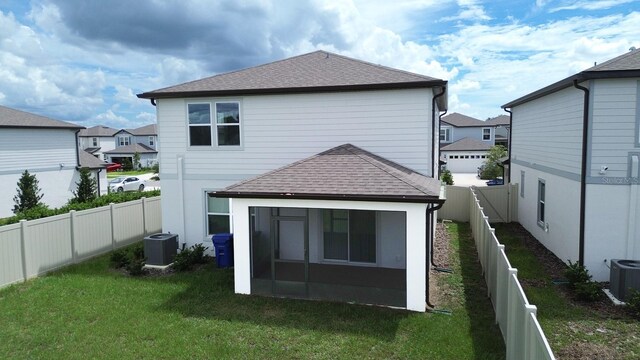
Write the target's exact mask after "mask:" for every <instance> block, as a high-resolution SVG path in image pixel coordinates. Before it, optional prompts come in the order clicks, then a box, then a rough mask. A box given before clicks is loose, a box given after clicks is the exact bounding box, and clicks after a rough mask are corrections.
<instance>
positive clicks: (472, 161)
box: [440, 113, 509, 173]
mask: <svg viewBox="0 0 640 360" xmlns="http://www.w3.org/2000/svg"><path fill="white" fill-rule="evenodd" d="M508 131H509V117H508V116H506V115H500V116H497V117H494V118H490V119H487V120H486V121H483V120H479V119H476V118H473V117H470V116H467V115H463V114H459V113H452V114H449V115H447V116H443V117H442V119H441V120H440V152H441V159H442V160H443V161H444V162H446V168H447V169H448V170H449V171H451V172H453V173H476V172H477V171H478V167H480V166H482V164H483V163H484V162H485V160H486V158H487V154H488V151H489V149H490V148H491V147H492V146H494V145H503V146H504V147H505V148H508Z"/></svg>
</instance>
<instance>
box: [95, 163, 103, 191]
mask: <svg viewBox="0 0 640 360" xmlns="http://www.w3.org/2000/svg"><path fill="white" fill-rule="evenodd" d="M102 170H103V169H102V168H100V169H98V172H97V173H96V184H97V185H98V197H100V173H101V172H102Z"/></svg>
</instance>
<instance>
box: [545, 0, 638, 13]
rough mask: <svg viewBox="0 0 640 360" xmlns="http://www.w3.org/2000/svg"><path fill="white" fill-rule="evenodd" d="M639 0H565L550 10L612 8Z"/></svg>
mask: <svg viewBox="0 0 640 360" xmlns="http://www.w3.org/2000/svg"><path fill="white" fill-rule="evenodd" d="M634 1H637V0H596V1H594V0H589V1H586V0H580V1H570V2H565V3H564V4H563V5H560V6H556V7H554V8H552V9H550V10H549V12H552V13H554V12H558V11H562V10H602V9H610V8H612V7H615V6H618V5H623V4H627V3H631V2H634Z"/></svg>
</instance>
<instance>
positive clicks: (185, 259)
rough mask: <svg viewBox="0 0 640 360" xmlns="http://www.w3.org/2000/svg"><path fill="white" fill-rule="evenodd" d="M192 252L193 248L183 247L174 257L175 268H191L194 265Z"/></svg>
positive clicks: (178, 269)
mask: <svg viewBox="0 0 640 360" xmlns="http://www.w3.org/2000/svg"><path fill="white" fill-rule="evenodd" d="M191 253H193V251H192V250H191V248H187V249H182V250H181V251H180V252H179V253H178V254H177V255H176V257H175V258H174V259H173V268H174V269H175V270H176V271H188V270H191V269H192V268H193V265H194V264H193V262H192V258H193V256H192V255H191Z"/></svg>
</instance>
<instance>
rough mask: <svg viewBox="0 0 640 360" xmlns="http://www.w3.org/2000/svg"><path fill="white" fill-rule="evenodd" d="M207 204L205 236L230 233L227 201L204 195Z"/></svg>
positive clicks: (229, 214)
mask: <svg viewBox="0 0 640 360" xmlns="http://www.w3.org/2000/svg"><path fill="white" fill-rule="evenodd" d="M204 195H205V197H206V202H207V235H208V236H211V235H213V234H220V233H230V232H231V213H230V212H229V199H225V198H215V197H211V196H209V194H208V193H205V194H204Z"/></svg>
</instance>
